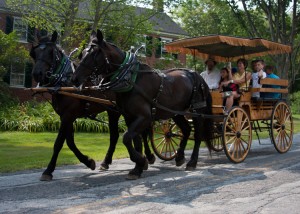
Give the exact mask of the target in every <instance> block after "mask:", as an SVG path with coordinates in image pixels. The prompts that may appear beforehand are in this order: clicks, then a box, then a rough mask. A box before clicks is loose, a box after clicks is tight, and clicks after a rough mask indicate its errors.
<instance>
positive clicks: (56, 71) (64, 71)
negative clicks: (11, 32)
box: [33, 42, 74, 87]
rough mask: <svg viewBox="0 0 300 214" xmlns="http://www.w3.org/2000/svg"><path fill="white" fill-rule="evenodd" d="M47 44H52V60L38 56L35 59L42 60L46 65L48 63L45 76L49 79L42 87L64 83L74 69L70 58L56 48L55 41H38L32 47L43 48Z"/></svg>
mask: <svg viewBox="0 0 300 214" xmlns="http://www.w3.org/2000/svg"><path fill="white" fill-rule="evenodd" d="M47 45H52V46H54V48H53V60H52V62H49V61H47V60H45V59H43V58H41V57H38V58H36V59H35V61H43V62H45V63H47V64H48V65H50V69H49V71H47V73H46V77H47V78H48V79H49V83H48V84H46V85H43V86H44V87H47V86H49V85H54V86H56V85H58V84H61V83H64V84H66V83H67V81H68V79H69V76H70V74H71V73H73V71H74V65H73V63H72V62H71V60H70V59H69V57H67V56H66V55H64V54H63V53H62V52H61V51H60V50H58V48H57V47H56V45H55V43H53V42H44V43H39V44H38V45H37V46H36V47H34V49H36V48H40V49H42V50H43V49H45V48H46V46H47ZM34 49H33V50H34ZM60 55H61V56H60ZM60 58H61V59H60ZM70 71H71V72H70Z"/></svg>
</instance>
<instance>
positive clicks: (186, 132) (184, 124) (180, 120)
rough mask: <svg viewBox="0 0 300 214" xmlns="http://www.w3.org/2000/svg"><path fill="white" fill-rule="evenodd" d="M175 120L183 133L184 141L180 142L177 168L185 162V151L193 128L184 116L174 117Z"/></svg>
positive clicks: (176, 159)
mask: <svg viewBox="0 0 300 214" xmlns="http://www.w3.org/2000/svg"><path fill="white" fill-rule="evenodd" d="M173 120H174V122H175V123H176V125H177V126H178V127H179V128H180V130H181V132H182V139H181V141H180V144H179V148H178V149H177V155H176V157H175V161H176V166H181V165H182V164H184V162H185V157H184V150H185V147H186V144H187V141H188V139H189V136H190V133H191V126H190V125H189V122H188V121H187V120H186V119H185V117H184V116H182V115H177V116H175V117H173Z"/></svg>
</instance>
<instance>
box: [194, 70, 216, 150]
mask: <svg viewBox="0 0 300 214" xmlns="http://www.w3.org/2000/svg"><path fill="white" fill-rule="evenodd" d="M197 74H198V73H197ZM197 76H198V82H199V83H200V85H199V89H200V90H201V93H202V96H203V98H204V101H205V102H206V106H205V107H204V109H203V110H202V113H203V114H204V116H203V118H202V119H201V121H202V133H201V139H202V140H204V142H205V144H206V146H207V148H208V150H209V153H211V151H212V150H213V149H214V147H213V141H212V139H213V131H214V121H213V118H212V96H211V94H210V91H209V87H208V85H207V83H206V82H205V80H204V79H203V78H202V76H201V75H199V74H198V75H197Z"/></svg>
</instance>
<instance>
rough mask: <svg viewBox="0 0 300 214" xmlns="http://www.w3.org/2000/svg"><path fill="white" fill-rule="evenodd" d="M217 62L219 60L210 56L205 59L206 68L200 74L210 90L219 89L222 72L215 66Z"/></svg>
mask: <svg viewBox="0 0 300 214" xmlns="http://www.w3.org/2000/svg"><path fill="white" fill-rule="evenodd" d="M216 64H217V62H216V61H215V60H214V59H213V58H208V59H207V60H206V61H205V65H206V70H205V71H203V72H202V73H201V74H200V75H201V76H202V77H203V79H204V80H205V82H206V83H207V85H208V87H209V89H210V90H217V89H218V88H219V82H220V79H221V74H220V71H219V70H218V69H217V68H215V66H216Z"/></svg>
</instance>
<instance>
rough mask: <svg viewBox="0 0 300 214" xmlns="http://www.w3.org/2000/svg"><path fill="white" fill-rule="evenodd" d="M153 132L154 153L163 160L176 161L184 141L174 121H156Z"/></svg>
mask: <svg viewBox="0 0 300 214" xmlns="http://www.w3.org/2000/svg"><path fill="white" fill-rule="evenodd" d="M152 131H153V132H152V137H151V145H152V148H153V151H154V153H155V154H156V155H157V156H158V157H159V158H160V159H162V160H172V159H174V158H175V156H176V153H177V148H178V147H179V144H180V141H181V139H182V133H181V131H180V129H179V128H178V127H177V126H176V124H175V123H174V121H173V120H171V119H170V120H164V121H159V122H158V121H155V123H154V125H153V128H152Z"/></svg>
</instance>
